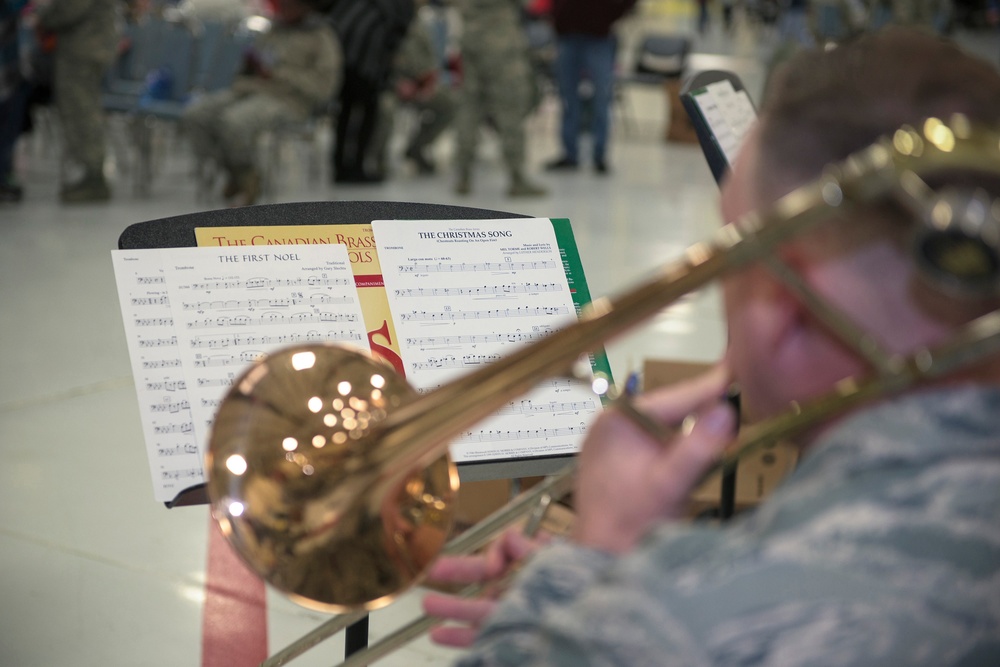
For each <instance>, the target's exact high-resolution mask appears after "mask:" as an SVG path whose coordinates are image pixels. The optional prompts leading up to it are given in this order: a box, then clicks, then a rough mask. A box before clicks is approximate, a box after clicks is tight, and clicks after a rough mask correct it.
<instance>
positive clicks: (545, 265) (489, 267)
mask: <svg viewBox="0 0 1000 667" xmlns="http://www.w3.org/2000/svg"><path fill="white" fill-rule="evenodd" d="M556 268H562V265H561V264H558V263H557V262H550V261H547V260H542V261H538V262H473V263H466V262H459V263H457V264H452V263H447V262H437V263H434V264H416V263H414V264H400V265H399V272H400V273H464V272H475V271H530V270H540V269H556Z"/></svg>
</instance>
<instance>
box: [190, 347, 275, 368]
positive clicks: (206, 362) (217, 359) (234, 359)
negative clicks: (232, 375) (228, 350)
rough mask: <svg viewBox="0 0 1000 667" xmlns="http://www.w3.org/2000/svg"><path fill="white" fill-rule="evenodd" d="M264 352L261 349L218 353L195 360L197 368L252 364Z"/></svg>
mask: <svg viewBox="0 0 1000 667" xmlns="http://www.w3.org/2000/svg"><path fill="white" fill-rule="evenodd" d="M263 356H264V353H263V352H261V351H260V350H256V351H252V352H240V353H239V354H216V355H213V356H211V357H200V358H196V359H195V360H194V366H195V368H211V367H213V366H234V365H236V364H252V363H253V362H255V361H257V360H258V359H260V358H261V357H263Z"/></svg>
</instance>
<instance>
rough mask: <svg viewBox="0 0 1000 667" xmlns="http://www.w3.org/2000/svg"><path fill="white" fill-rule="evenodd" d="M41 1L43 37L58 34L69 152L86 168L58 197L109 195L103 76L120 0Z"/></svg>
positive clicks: (56, 90) (58, 94)
mask: <svg viewBox="0 0 1000 667" xmlns="http://www.w3.org/2000/svg"><path fill="white" fill-rule="evenodd" d="M36 6H37V14H36V15H35V16H34V17H33V18H34V21H35V25H36V27H37V29H38V30H39V31H41V32H42V34H43V37H42V38H41V39H40V41H42V42H43V43H44V42H45V41H46V40H47V39H48V38H52V39H54V40H55V72H54V75H53V76H54V79H53V89H52V93H53V96H54V98H55V105H56V110H57V111H58V113H59V122H60V125H61V126H62V134H63V145H64V147H65V154H66V158H68V159H69V161H70V162H71V163H72V164H73V166H74V167H79V168H81V169H82V172H83V175H82V176H81V177H80V178H79V179H77V180H75V181H73V182H70V183H67V184H65V185H63V187H62V189H61V190H60V192H59V198H60V200H61V201H62V202H63V203H66V204H77V203H86V202H101V201H107V200H108V199H110V197H111V189H110V187H109V186H108V182H107V181H106V180H105V178H104V155H105V133H104V111H103V109H102V107H101V80H102V78H103V76H104V72H105V70H107V68H108V66H109V65H110V64H111V62H112V60H114V57H115V54H116V52H117V49H118V28H117V23H116V21H117V10H118V0H47V1H43V2H37V3H36Z"/></svg>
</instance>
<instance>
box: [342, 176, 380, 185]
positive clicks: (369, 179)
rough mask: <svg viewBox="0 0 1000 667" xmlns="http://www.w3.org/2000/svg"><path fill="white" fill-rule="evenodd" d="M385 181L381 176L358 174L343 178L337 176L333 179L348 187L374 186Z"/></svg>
mask: <svg viewBox="0 0 1000 667" xmlns="http://www.w3.org/2000/svg"><path fill="white" fill-rule="evenodd" d="M383 180H385V179H384V178H383V177H382V176H380V175H375V174H357V173H354V174H344V175H342V176H341V175H340V174H337V176H336V177H334V179H333V181H334V183H344V184H347V185H374V184H376V183H381V182H382V181H383Z"/></svg>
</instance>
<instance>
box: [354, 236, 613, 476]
mask: <svg viewBox="0 0 1000 667" xmlns="http://www.w3.org/2000/svg"><path fill="white" fill-rule="evenodd" d="M372 226H373V229H374V231H375V240H376V243H377V246H378V252H379V257H380V260H381V264H382V275H383V278H384V281H385V288H386V295H387V296H388V299H389V306H390V309H391V310H392V313H393V318H394V320H395V322H396V331H397V333H398V334H399V338H400V348H401V356H402V358H403V362H404V365H405V369H406V376H407V379H408V380H409V381H410V382H411V383H412V384H413V385H414V386H415V387H417V388H418V389H419V390H421V391H426V390H429V389H432V388H435V387H438V386H440V385H442V384H444V383H445V382H447V381H448V380H449V379H452V378H454V377H456V376H458V375H461V374H464V373H468V372H469V371H470V370H472V369H475V368H478V367H480V366H482V365H483V364H488V363H490V362H492V361H495V360H497V359H499V358H500V357H501V356H503V355H506V354H508V353H509V352H510V351H511V350H512V349H514V348H515V347H518V346H520V345H524V344H527V343H530V342H532V341H535V340H538V339H540V338H541V337H542V336H544V335H545V334H547V333H549V332H551V331H553V330H555V329H557V328H559V327H561V326H564V325H566V324H568V323H571V322H573V321H575V319H576V310H575V306H574V304H573V298H572V294H571V293H570V291H569V287H568V284H567V280H566V273H565V269H564V266H563V261H562V258H561V256H560V252H559V247H558V245H557V242H556V237H555V233H554V231H553V229H552V223H551V222H550V221H549V220H547V219H541V220H524V219H520V220H518V219H515V220H487V221H483V220H475V221H454V220H446V221H419V222H414V221H375V222H374V223H372ZM599 409H600V401H599V399H598V398H597V397H596V396H595V395H594V393H593V392H592V391H591V390H590V389H589V387H583V386H581V385H580V384H579V383H571V382H569V381H567V380H554V381H551V382H548V383H546V384H544V385H542V386H540V387H539V388H538V389H537V390H535V391H534V392H532V393H530V394H528V395H526V396H524V397H523V398H518V399H516V400H514V401H512V402H511V403H510V404H509V405H508V406H506V407H505V408H503V409H502V410H500V411H499V413H498V414H497V416H496V417H494V418H492V419H490V420H489V421H487V422H484V423H483V424H482V425H481V426H480V427H477V428H476V429H474V430H472V431H470V432H468V433H466V434H465V435H464V436H462V437H460V438H458V439H457V440H456V441H455V442H454V443H453V445H452V456H453V457H454V459H455V460H456V461H458V462H463V461H464V462H468V461H480V460H483V461H485V460H500V459H510V458H526V457H531V456H546V455H553V454H565V453H571V452H576V451H577V450H578V449H579V445H580V442H581V441H582V438H583V435H584V433H585V432H586V428H587V425H588V424H589V422H590V420H591V419H592V418H593V416H594V415H595V414H596V413H597V411H598V410H599Z"/></svg>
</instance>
